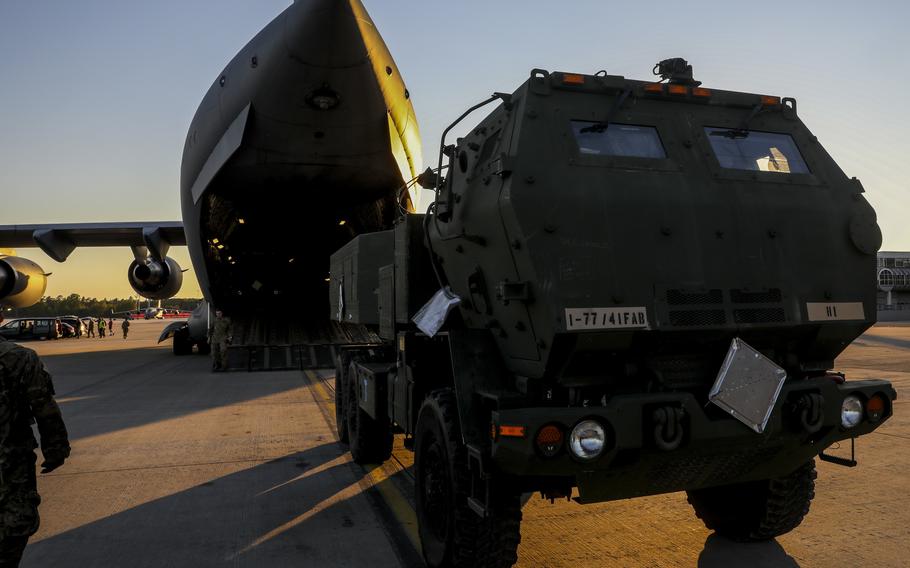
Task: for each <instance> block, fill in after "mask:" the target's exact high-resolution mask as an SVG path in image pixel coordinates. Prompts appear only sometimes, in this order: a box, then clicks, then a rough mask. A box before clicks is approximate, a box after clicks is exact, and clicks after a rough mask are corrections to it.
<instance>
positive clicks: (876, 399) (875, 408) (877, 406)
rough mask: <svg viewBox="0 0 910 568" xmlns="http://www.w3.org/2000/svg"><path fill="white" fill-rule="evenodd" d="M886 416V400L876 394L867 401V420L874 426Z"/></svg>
mask: <svg viewBox="0 0 910 568" xmlns="http://www.w3.org/2000/svg"><path fill="white" fill-rule="evenodd" d="M884 415H885V398H884V397H883V396H882V395H880V394H876V395H874V396H872V397H871V398H870V399H869V400H868V401H866V418H868V419H869V422H872V423H873V424H874V423H876V422H878V421H879V420H881V419H882V417H883V416H884Z"/></svg>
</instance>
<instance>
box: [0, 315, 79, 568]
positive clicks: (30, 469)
mask: <svg viewBox="0 0 910 568" xmlns="http://www.w3.org/2000/svg"><path fill="white" fill-rule="evenodd" d="M2 321H3V314H2V312H0V323H2ZM35 422H37V424H38V433H39V434H40V435H41V452H42V453H43V454H44V463H42V464H41V467H42V470H41V473H48V472H51V471H53V470H55V469H57V468H58V467H60V466H61V465H63V462H64V460H66V458H67V457H69V455H70V445H69V440H68V439H67V435H66V426H64V424H63V417H62V416H60V409H59V408H58V407H57V403H56V402H55V401H54V385H53V382H52V381H51V376H50V375H49V374H48V372H47V370H46V369H45V368H44V365H42V364H41V361H40V360H39V359H38V355H36V354H35V352H34V351H32V350H31V349H26V348H24V347H20V346H18V345H16V344H15V343H11V342H8V341H6V340H4V339H3V338H2V337H0V568H5V567H8V566H9V567H15V566H18V565H19V559H20V558H22V553H23V552H24V551H25V545H26V543H27V542H28V538H29V537H30V536H31V535H33V534H34V533H35V531H37V530H38V503H40V502H41V498H40V497H39V496H38V488H37V480H36V478H35V460H36V457H35V448H37V447H38V444H37V443H36V442H35V436H34V434H33V433H32V427H31V425H32V424H33V423H35Z"/></svg>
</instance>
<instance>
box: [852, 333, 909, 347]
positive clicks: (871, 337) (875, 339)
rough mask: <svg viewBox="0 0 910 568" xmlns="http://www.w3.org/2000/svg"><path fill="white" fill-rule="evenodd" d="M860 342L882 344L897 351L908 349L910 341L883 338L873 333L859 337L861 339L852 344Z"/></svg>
mask: <svg viewBox="0 0 910 568" xmlns="http://www.w3.org/2000/svg"><path fill="white" fill-rule="evenodd" d="M860 341H868V342H872V343H883V344H885V345H888V346H890V347H897V348H899V349H910V341H908V340H906V339H899V338H897V337H885V336H884V335H876V334H874V333H866V334H865V335H863V336H861V338H860V339H858V340H857V341H855V342H854V343H857V342H860Z"/></svg>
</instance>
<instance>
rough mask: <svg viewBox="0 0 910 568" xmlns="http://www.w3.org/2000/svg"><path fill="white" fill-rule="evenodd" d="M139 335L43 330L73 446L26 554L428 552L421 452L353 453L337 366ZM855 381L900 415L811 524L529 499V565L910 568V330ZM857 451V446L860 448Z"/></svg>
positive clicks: (220, 556)
mask: <svg viewBox="0 0 910 568" xmlns="http://www.w3.org/2000/svg"><path fill="white" fill-rule="evenodd" d="M133 323H134V324H135V325H134V326H133V327H132V328H131V331H130V338H129V339H128V340H126V341H124V340H123V339H121V338H120V337H114V338H106V339H70V340H61V341H44V342H31V343H29V344H28V345H29V346H30V347H33V348H34V349H36V351H38V352H39V354H41V355H42V357H43V359H44V361H45V362H46V364H47V366H48V368H49V369H50V370H51V372H52V373H53V375H54V381H55V385H56V387H57V397H58V401H59V402H60V403H61V408H62V409H63V413H64V418H65V420H66V422H67V426H68V427H69V429H70V433H71V440H72V443H73V456H72V457H71V458H70V460H69V461H68V462H67V463H66V465H65V466H64V467H62V468H61V469H59V470H57V471H55V472H53V473H51V474H49V475H44V476H39V489H40V491H41V494H42V497H43V504H42V506H41V516H42V525H41V529H40V531H39V532H38V534H36V535H35V536H34V537H33V538H32V540H31V542H30V545H29V547H28V549H27V551H26V556H25V558H24V561H23V563H22V566H24V567H26V568H27V567H38V566H42V567H43V566H79V567H83V566H119V565H132V566H198V567H202V566H224V565H230V566H307V567H310V566H313V567H322V566H327V567H329V566H371V567H384V566H415V565H419V560H418V558H419V556H418V555H417V552H416V542H415V541H416V524H415V516H414V512H413V496H412V494H411V493H412V481H411V478H410V472H409V467H410V465H411V458H412V456H411V454H410V453H409V452H407V451H406V450H404V449H403V448H402V447H401V441H400V440H397V442H396V451H395V455H394V459H392V460H390V461H389V462H387V463H386V464H384V465H383V466H381V467H368V468H362V467H360V466H356V465H354V464H352V463H350V460H349V456H348V454H346V453H345V451H344V448H343V447H342V446H340V445H339V444H337V443H336V441H335V438H334V435H333V432H334V428H333V420H334V414H333V408H332V398H333V397H332V388H333V386H334V385H333V377H332V373H331V372H318V373H314V372H307V373H303V372H272V373H254V374H248V373H230V374H214V373H211V372H209V360H208V358H207V357H202V356H198V355H193V356H187V357H174V356H173V355H172V354H171V351H170V345H169V344H165V345H162V346H156V345H155V343H154V340H155V339H157V336H158V333H159V332H160V330H161V328H162V327H163V326H164V325H166V322H160V321H150V322H144V321H139V322H133ZM838 368H839V370H842V371H845V372H846V373H847V377H848V378H853V379H859V378H864V377H880V378H887V379H889V380H891V381H892V382H893V383H894V384H895V386H896V388H897V390H898V393H899V399H898V401H897V402H896V403H895V416H894V417H893V418H892V419H891V420H890V421H889V422H888V423H887V424H885V425H884V426H882V428H880V429H879V430H878V431H877V432H875V433H873V434H871V435H870V436H867V437H864V438H863V439H861V440H860V441H859V442H858V443H857V458H858V460H859V467H857V468H854V469H847V468H843V467H839V466H835V465H832V464H828V463H819V464H818V469H819V477H818V481H817V486H816V499H815V501H814V502H813V505H812V510H811V512H810V514H809V516H808V517H807V519H806V520H805V521H804V523H803V524H802V525H801V526H800V527H799V528H798V529H796V530H795V531H794V532H792V533H790V534H788V535H785V536H783V537H780V538H779V539H777V540H776V541H772V542H768V543H761V544H748V545H743V544H737V543H733V542H730V541H728V540H726V539H723V538H721V537H717V536H714V535H712V534H711V533H710V531H708V530H706V529H705V528H704V526H703V525H702V524H701V522H700V521H698V519H696V518H695V515H694V513H693V512H692V510H691V508H690V507H689V505H688V504H687V503H686V499H685V494H684V493H676V494H670V495H661V496H656V497H648V498H643V499H635V500H627V501H619V502H613V503H603V504H597V505H588V506H580V505H577V504H575V503H570V502H557V503H555V504H552V505H551V504H550V503H549V501H543V500H541V499H540V498H539V496H537V497H534V498H532V499H531V501H530V502H529V503H528V505H527V506H526V507H525V508H524V511H523V513H524V522H523V523H522V544H521V547H520V548H519V566H523V567H538V566H546V567H562V566H566V567H568V566H572V567H581V566H618V567H645V566H647V567H653V566H667V567H670V566H698V567H699V568H716V567H727V566H737V567H747V568H749V567H752V568H758V567H768V568H771V567H774V568H777V567H793V566H799V567H802V568H813V567H821V568H828V567H835V566H843V565H855V566H878V567H897V566H906V565H907V562H906V558H905V556H906V555H905V552H904V549H905V548H906V546H907V543H910V480H908V477H907V476H906V471H907V470H908V469H910V452H908V449H910V417H908V414H907V412H905V411H904V409H905V408H906V401H904V400H903V399H902V398H901V397H902V396H904V393H906V392H910V327H908V326H894V325H891V326H887V327H886V326H877V327H875V328H873V329H872V330H870V331H869V332H868V333H867V334H865V335H864V336H863V337H861V338H860V339H859V340H857V341H856V342H854V344H853V345H851V346H850V347H849V348H848V349H847V351H846V352H845V353H844V354H843V355H842V356H841V358H839V359H838ZM845 451H846V452H849V448H840V449H839V450H837V453H839V454H841V455H843V453H844V452H845Z"/></svg>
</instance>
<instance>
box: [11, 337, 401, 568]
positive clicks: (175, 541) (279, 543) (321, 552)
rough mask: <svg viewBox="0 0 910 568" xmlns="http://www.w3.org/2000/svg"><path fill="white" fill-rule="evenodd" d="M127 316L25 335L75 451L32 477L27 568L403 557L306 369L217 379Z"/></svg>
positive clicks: (379, 561) (362, 562)
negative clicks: (33, 510) (90, 329)
mask: <svg viewBox="0 0 910 568" xmlns="http://www.w3.org/2000/svg"><path fill="white" fill-rule="evenodd" d="M133 324H134V325H133V326H132V327H131V328H130V337H129V339H127V340H125V341H124V340H123V339H122V337H120V336H115V337H113V338H105V339H97V338H96V339H67V340H57V341H44V342H28V343H27V344H26V345H27V346H28V347H31V348H33V349H35V350H36V351H38V353H39V354H40V355H41V356H42V359H43V361H44V362H45V364H46V365H47V367H48V369H49V370H50V371H51V373H52V375H53V376H54V384H55V387H56V390H57V400H58V402H59V403H60V406H61V409H62V411H63V415H64V420H65V421H66V425H67V428H68V429H69V433H70V440H71V443H72V447H73V452H72V456H71V458H70V459H69V460H68V461H67V462H66V464H65V465H64V466H63V467H61V468H60V469H58V470H56V471H54V472H53V473H51V474H49V475H39V491H40V493H41V496H42V505H41V507H40V514H41V528H40V530H39V532H38V533H37V534H36V535H35V536H34V537H32V539H31V541H30V542H29V546H28V548H27V549H26V553H25V557H24V559H23V562H22V566H23V567H26V568H27V567H45V568H46V567H51V566H53V567H64V566H72V567H80V568H84V567H93V566H97V567H105V568H107V567H112V566H126V567H138V566H149V567H153V566H154V567H161V566H191V567H204V566H377V567H380V566H381V567H397V566H400V565H401V561H400V560H399V555H398V554H397V553H396V550H395V546H394V545H393V540H392V539H390V538H389V535H388V534H387V531H386V529H385V528H384V526H383V523H382V521H381V519H380V517H379V516H377V514H376V513H375V512H374V510H375V508H374V507H373V506H372V505H371V504H370V502H369V500H368V498H367V496H366V495H365V493H364V486H363V485H362V484H361V478H362V477H363V475H364V474H363V470H362V469H360V468H356V469H355V468H354V466H353V465H352V464H351V463H349V462H350V460H349V454H345V452H344V450H343V449H342V447H341V446H339V445H338V444H337V443H336V442H335V438H334V435H333V433H332V432H331V431H330V430H329V426H328V424H327V423H326V421H325V419H324V418H323V415H322V414H321V413H320V412H319V410H318V409H317V408H316V404H315V402H314V399H313V397H312V396H311V394H310V390H309V388H308V387H307V385H306V384H305V382H304V380H303V375H302V373H300V372H280V373H257V374H248V373H230V374H228V373H218V374H215V373H212V372H210V367H211V362H210V359H209V357H205V356H200V355H191V356H184V357H175V356H174V355H173V354H172V353H171V348H170V342H168V343H167V344H163V345H162V346H161V347H156V346H155V343H154V342H155V341H156V340H157V338H158V335H159V333H160V331H161V329H162V328H163V327H164V325H165V322H155V321H151V322H145V321H138V322H133ZM118 329H119V328H118ZM39 461H40V460H39ZM358 471H359V474H358Z"/></svg>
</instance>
